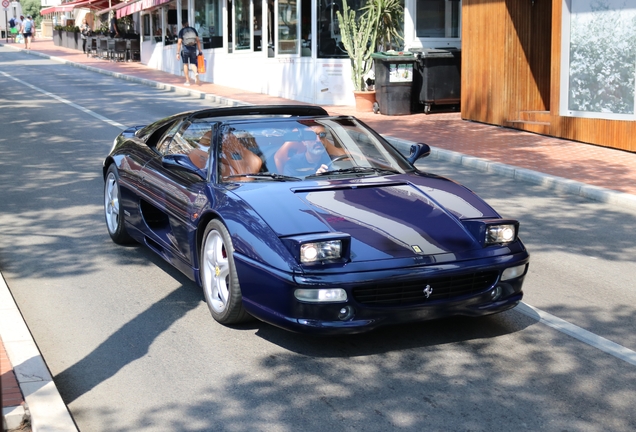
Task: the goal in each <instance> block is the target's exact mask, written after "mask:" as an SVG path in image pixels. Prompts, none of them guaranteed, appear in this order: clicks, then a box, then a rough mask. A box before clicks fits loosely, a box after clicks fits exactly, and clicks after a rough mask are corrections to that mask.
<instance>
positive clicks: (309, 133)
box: [302, 130, 327, 141]
mask: <svg viewBox="0 0 636 432" xmlns="http://www.w3.org/2000/svg"><path fill="white" fill-rule="evenodd" d="M316 136H318V137H319V138H324V137H326V136H327V132H314V131H313V130H305V131H303V134H302V140H303V141H315V140H316Z"/></svg>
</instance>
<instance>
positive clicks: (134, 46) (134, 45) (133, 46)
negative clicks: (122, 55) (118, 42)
mask: <svg viewBox="0 0 636 432" xmlns="http://www.w3.org/2000/svg"><path fill="white" fill-rule="evenodd" d="M128 60H130V61H135V60H141V50H140V49H139V39H131V40H130V47H129V48H128Z"/></svg>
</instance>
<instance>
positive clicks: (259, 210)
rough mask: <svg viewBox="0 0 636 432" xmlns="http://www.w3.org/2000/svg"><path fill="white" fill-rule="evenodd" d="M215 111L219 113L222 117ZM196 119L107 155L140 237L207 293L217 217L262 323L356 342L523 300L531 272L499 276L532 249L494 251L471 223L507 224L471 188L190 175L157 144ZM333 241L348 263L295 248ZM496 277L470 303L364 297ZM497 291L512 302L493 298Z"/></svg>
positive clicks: (392, 180) (405, 181)
mask: <svg viewBox="0 0 636 432" xmlns="http://www.w3.org/2000/svg"><path fill="white" fill-rule="evenodd" d="M212 111H213V112H212ZM212 111H211V112H212V114H210V113H208V116H214V115H215V114H214V113H216V112H218V110H216V111H214V110H212ZM192 114H193V113H184V114H181V115H178V116H174V117H171V118H170V119H166V120H163V121H159V122H157V123H155V124H153V125H151V126H148V127H147V128H145V129H141V131H140V132H142V133H144V134H145V135H143V134H142V136H141V137H138V136H135V131H136V130H137V129H139V127H136V128H131V129H130V130H128V131H125V132H124V133H123V134H122V135H120V137H118V139H117V141H116V144H115V146H114V147H113V149H112V151H111V152H110V154H109V155H108V156H107V158H106V160H105V162H104V173H105V172H106V170H107V169H108V167H109V166H110V165H111V164H115V165H116V167H117V169H118V173H119V177H120V190H121V195H122V196H121V206H122V208H123V210H124V211H125V215H126V228H127V230H128V232H129V233H130V235H131V236H132V237H133V238H134V239H135V240H137V241H139V242H140V243H143V244H146V245H147V246H148V247H150V248H151V249H152V250H154V251H155V252H157V253H158V254H159V255H160V256H162V257H163V258H164V259H165V260H166V261H168V262H169V263H170V264H172V265H173V266H175V267H176V268H178V269H179V270H180V271H182V272H183V273H184V274H186V275H187V276H188V277H189V278H191V279H192V280H194V281H196V282H197V283H199V284H200V283H201V281H200V280H199V257H198V254H199V248H200V246H201V239H202V233H203V230H205V228H206V226H207V224H208V222H209V221H210V220H211V219H213V218H216V219H219V220H221V221H222V222H223V223H224V224H225V226H226V227H227V229H228V230H229V232H230V234H231V238H232V242H233V246H234V249H235V254H234V259H235V263H236V269H237V273H238V277H239V281H240V286H241V291H242V295H243V302H244V306H245V308H246V310H247V311H248V312H249V313H250V314H252V315H253V316H255V317H257V318H259V319H261V320H263V321H266V322H269V323H272V324H274V325H277V326H280V327H283V328H286V329H289V330H293V331H302V332H316V333H322V334H329V333H355V332H360V331H366V330H369V329H372V328H375V327H377V326H380V325H386V324H394V323H399V322H408V321H417V320H424V319H433V318H440V317H445V316H449V315H467V316H480V315H486V314H491V313H497V312H501V311H504V310H507V309H509V308H512V307H514V306H515V305H516V304H517V303H518V302H519V301H520V300H521V298H522V291H521V287H522V283H523V279H524V276H525V272H524V275H522V276H520V277H517V278H514V279H511V280H508V281H505V282H501V281H499V277H500V275H501V272H502V271H503V270H504V269H506V268H509V267H514V266H519V265H525V264H527V263H528V261H529V255H528V252H527V251H526V249H525V247H524V246H523V244H522V242H521V241H520V240H518V239H517V240H515V241H513V242H511V243H508V244H504V245H492V246H488V247H484V245H483V244H482V242H480V239H478V238H476V237H475V234H474V230H473V231H471V229H470V227H469V226H468V225H469V224H468V223H467V221H483V220H489V221H492V220H493V219H494V220H500V219H501V218H500V216H499V215H498V214H497V213H496V212H495V210H493V209H492V208H491V207H490V206H489V205H488V204H486V203H485V202H484V201H483V200H482V199H480V198H479V197H478V196H477V195H475V194H474V193H473V192H471V191H470V190H468V189H467V188H465V187H463V186H461V185H459V184H457V183H455V182H453V181H451V180H448V179H445V178H442V177H438V176H435V175H429V174H425V173H422V172H419V171H417V170H414V169H411V170H410V172H404V173H398V174H386V175H373V176H362V177H355V176H353V177H351V176H350V177H344V178H332V177H330V178H325V179H322V178H318V177H317V178H313V179H306V180H305V181H289V182H285V181H266V182H265V181H253V182H243V183H220V182H217V178H216V175H215V174H214V173H215V172H216V161H212V162H211V165H210V173H209V174H208V171H207V169H205V170H196V169H195V167H193V166H190V168H187V167H186V169H181V168H180V167H179V164H181V163H182V161H181V160H180V159H179V158H176V159H174V158H173V159H170V160H167V159H165V158H163V159H162V157H161V155H160V154H159V153H158V152H157V150H156V149H154V148H151V147H152V145H150V147H149V145H148V141H149V140H152V138H148V137H150V136H152V134H153V133H154V132H155V131H161V132H162V133H163V130H164V129H166V128H167V127H168V125H175V124H176V125H178V124H179V123H180V122H182V121H185V122H187V121H188V119H189V118H190V116H191V115H192ZM195 114H196V113H195ZM237 115H243V116H244V117H245V118H249V115H245V113H241V112H239V113H238V114H237ZM201 116H202V115H201ZM233 118H235V117H233ZM219 121H223V119H222V118H221V119H219ZM260 121H261V122H262V119H260ZM162 128H163V129H162ZM155 144H156V143H155ZM387 145H388V144H387ZM418 151H419V150H418ZM407 164H408V162H407ZM329 233H341V234H342V235H346V236H347V238H350V246H349V247H350V255H349V257H348V259H347V260H346V262H340V263H332V264H324V265H316V266H306V265H301V264H300V263H299V262H298V260H297V259H296V258H295V257H294V255H293V254H292V253H291V252H290V250H289V246H288V245H289V244H290V243H293V239H294V238H296V237H298V236H302V235H305V236H307V235H309V236H311V235H316V236H317V235H320V234H329ZM287 239H289V240H287ZM414 247H416V248H414ZM415 249H417V250H418V252H416V251H415ZM488 271H491V272H493V274H495V280H494V281H493V283H492V284H491V285H489V286H487V287H485V289H483V290H481V291H480V292H476V293H470V294H469V295H460V296H455V297H450V298H445V299H435V300H426V301H421V302H416V303H414V304H406V305H379V306H370V305H365V304H361V303H359V302H357V301H356V299H355V295H354V294H353V292H354V290H355V289H357V288H358V287H361V286H366V285H369V284H379V285H382V284H405V285H409V284H413V283H415V284H417V283H419V282H418V281H422V280H425V279H426V280H428V278H440V277H450V276H454V275H462V274H466V273H471V272H488ZM497 275H499V276H497ZM434 280H438V279H434ZM495 286H499V287H500V288H501V291H502V294H501V296H499V297H498V298H497V300H496V301H493V300H492V298H491V292H492V290H493V288H494V287H495ZM299 287H310V288H316V287H320V288H329V287H338V288H343V289H345V290H346V291H347V294H348V301H347V303H346V304H342V303H337V304H320V305H317V304H307V303H302V302H299V301H297V300H296V299H295V297H294V290H295V289H297V288H299ZM343 305H348V306H351V307H352V308H353V310H354V316H353V318H351V319H347V320H340V319H338V312H339V310H340V309H341V308H342V307H343Z"/></svg>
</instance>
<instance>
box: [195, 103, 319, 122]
mask: <svg viewBox="0 0 636 432" xmlns="http://www.w3.org/2000/svg"><path fill="white" fill-rule="evenodd" d="M328 115H329V113H328V112H327V111H325V109H324V108H322V107H319V106H315V105H246V106H238V107H224V108H210V109H205V110H201V111H194V112H192V113H191V114H190V116H189V120H190V121H201V120H215V119H217V118H220V117H236V118H241V119H247V118H249V117H261V118H262V117H263V116H266V117H283V118H284V117H324V116H328Z"/></svg>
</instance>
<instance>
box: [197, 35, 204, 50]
mask: <svg viewBox="0 0 636 432" xmlns="http://www.w3.org/2000/svg"><path fill="white" fill-rule="evenodd" d="M197 46H198V47H199V54H202V53H203V48H202V47H201V38H200V37H199V36H198V35H197Z"/></svg>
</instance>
